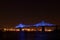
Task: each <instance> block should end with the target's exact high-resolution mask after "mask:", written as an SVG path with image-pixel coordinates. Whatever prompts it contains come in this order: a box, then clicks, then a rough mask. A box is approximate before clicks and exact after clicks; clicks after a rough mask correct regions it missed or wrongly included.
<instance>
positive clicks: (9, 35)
mask: <svg viewBox="0 0 60 40" xmlns="http://www.w3.org/2000/svg"><path fill="white" fill-rule="evenodd" d="M0 40H60V33H59V32H51V33H46V32H0Z"/></svg>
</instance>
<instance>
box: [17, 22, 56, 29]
mask: <svg viewBox="0 0 60 40" xmlns="http://www.w3.org/2000/svg"><path fill="white" fill-rule="evenodd" d="M30 26H36V27H39V26H55V24H51V23H47V22H45V21H41V22H39V23H37V24H34V25H25V24H19V25H17V26H16V28H19V27H20V28H23V27H30Z"/></svg>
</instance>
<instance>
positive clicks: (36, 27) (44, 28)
mask: <svg viewBox="0 0 60 40" xmlns="http://www.w3.org/2000/svg"><path fill="white" fill-rule="evenodd" d="M55 30H57V26H56V24H52V23H48V22H45V21H41V22H39V23H37V24H33V25H26V24H19V25H17V26H16V27H15V28H4V31H40V32H51V31H55Z"/></svg>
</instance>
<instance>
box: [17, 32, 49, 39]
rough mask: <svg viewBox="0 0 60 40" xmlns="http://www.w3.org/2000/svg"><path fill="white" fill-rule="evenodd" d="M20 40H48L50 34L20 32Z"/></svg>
mask: <svg viewBox="0 0 60 40" xmlns="http://www.w3.org/2000/svg"><path fill="white" fill-rule="evenodd" d="M18 38H19V40H47V39H48V34H46V33H44V32H43V33H38V32H29V33H28V32H27V33H25V32H20V33H19V37H18Z"/></svg>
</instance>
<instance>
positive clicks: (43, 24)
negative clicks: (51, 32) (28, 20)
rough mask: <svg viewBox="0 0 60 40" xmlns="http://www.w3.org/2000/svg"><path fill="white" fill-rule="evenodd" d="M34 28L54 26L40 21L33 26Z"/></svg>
mask: <svg viewBox="0 0 60 40" xmlns="http://www.w3.org/2000/svg"><path fill="white" fill-rule="evenodd" d="M34 26H37V27H38V26H55V24H51V23H47V22H45V21H41V22H40V23H37V24H34Z"/></svg>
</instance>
